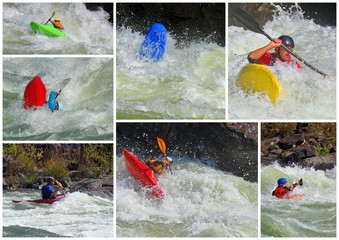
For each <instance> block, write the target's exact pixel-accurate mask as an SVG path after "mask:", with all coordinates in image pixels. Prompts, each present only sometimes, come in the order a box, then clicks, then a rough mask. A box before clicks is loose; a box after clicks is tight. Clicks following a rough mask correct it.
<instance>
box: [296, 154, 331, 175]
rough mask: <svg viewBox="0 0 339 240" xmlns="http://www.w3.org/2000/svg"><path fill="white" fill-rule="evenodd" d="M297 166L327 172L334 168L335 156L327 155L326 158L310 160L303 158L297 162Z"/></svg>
mask: <svg viewBox="0 0 339 240" xmlns="http://www.w3.org/2000/svg"><path fill="white" fill-rule="evenodd" d="M298 165H299V166H302V167H307V168H314V169H315V170H323V171H325V170H328V169H332V168H334V167H335V166H336V154H335V153H332V154H328V155H326V156H318V157H312V158H305V159H303V160H302V161H299V162H298Z"/></svg>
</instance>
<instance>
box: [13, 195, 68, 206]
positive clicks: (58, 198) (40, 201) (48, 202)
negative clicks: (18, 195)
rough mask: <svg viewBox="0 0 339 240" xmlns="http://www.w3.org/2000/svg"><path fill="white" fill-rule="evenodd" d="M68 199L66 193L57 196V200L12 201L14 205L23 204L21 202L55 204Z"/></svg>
mask: <svg viewBox="0 0 339 240" xmlns="http://www.w3.org/2000/svg"><path fill="white" fill-rule="evenodd" d="M65 197H66V194H65V193H62V194H58V195H56V198H50V199H34V200H12V202H14V203H21V202H31V203H46V204H53V203H55V202H57V201H60V200H61V199H64V198H65Z"/></svg>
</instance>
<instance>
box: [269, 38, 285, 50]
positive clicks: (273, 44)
mask: <svg viewBox="0 0 339 240" xmlns="http://www.w3.org/2000/svg"><path fill="white" fill-rule="evenodd" d="M281 44H282V41H281V40H280V39H279V38H275V39H273V41H271V42H270V43H269V46H270V47H271V48H277V47H280V46H281Z"/></svg>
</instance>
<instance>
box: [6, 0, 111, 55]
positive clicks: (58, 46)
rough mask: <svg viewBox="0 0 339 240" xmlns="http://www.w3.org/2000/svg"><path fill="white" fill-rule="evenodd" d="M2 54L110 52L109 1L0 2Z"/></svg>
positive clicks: (108, 53)
mask: <svg viewBox="0 0 339 240" xmlns="http://www.w3.org/2000/svg"><path fill="white" fill-rule="evenodd" d="M3 53H4V54H29V55H32V54H96V55H112V54H113V2H112V3H3Z"/></svg>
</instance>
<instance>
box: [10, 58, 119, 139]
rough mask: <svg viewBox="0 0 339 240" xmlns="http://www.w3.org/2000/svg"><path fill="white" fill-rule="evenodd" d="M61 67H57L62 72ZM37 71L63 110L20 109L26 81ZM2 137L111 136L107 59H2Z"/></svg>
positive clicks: (110, 69) (109, 60) (109, 65)
mask: <svg viewBox="0 0 339 240" xmlns="http://www.w3.org/2000/svg"><path fill="white" fill-rule="evenodd" d="M61 70H62V71H61ZM37 75H39V76H40V77H41V79H42V81H43V82H44V84H45V86H46V89H47V99H48V95H49V92H50V91H51V90H54V91H59V90H60V88H61V83H62V81H63V80H64V79H66V78H71V81H70V82H69V84H68V85H67V86H66V87H65V88H64V89H63V90H62V92H61V95H60V96H59V97H58V101H60V102H63V103H64V105H65V109H64V110H63V111H54V112H53V113H52V112H51V111H50V110H49V109H48V108H47V107H42V108H39V109H38V110H36V111H33V110H25V109H24V108H23V95H24V90H25V87H26V85H27V84H28V83H29V81H30V80H31V79H32V78H33V77H34V76H37ZM3 138H4V140H112V139H113V59H112V58H4V60H3Z"/></svg>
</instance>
